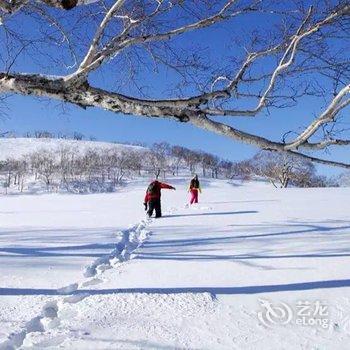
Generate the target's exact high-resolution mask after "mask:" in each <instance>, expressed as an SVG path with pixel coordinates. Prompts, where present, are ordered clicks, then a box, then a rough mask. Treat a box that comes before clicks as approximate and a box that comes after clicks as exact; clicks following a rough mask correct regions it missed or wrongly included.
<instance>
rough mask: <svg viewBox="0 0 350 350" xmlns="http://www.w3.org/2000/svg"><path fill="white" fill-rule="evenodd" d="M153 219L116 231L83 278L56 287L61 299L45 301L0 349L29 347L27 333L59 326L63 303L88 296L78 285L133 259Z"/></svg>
mask: <svg viewBox="0 0 350 350" xmlns="http://www.w3.org/2000/svg"><path fill="white" fill-rule="evenodd" d="M151 222H152V219H143V220H141V221H140V222H139V223H137V224H135V225H132V226H130V227H129V228H128V229H126V230H122V231H119V232H118V233H117V238H118V242H117V244H116V247H115V249H114V250H113V251H112V252H111V253H110V254H109V255H107V256H103V257H100V258H98V259H96V260H95V261H94V262H93V263H92V264H91V265H89V266H87V267H86V268H85V271H84V277H85V280H84V281H83V282H80V283H78V282H74V283H71V284H69V285H67V286H64V287H62V288H59V289H57V293H58V294H62V296H64V297H63V298H60V299H53V300H51V301H48V302H46V303H45V305H44V306H43V308H42V310H41V313H40V315H37V316H35V317H33V318H32V319H31V320H30V321H28V322H27V323H26V324H25V327H24V328H23V329H22V330H21V331H19V332H16V333H11V334H10V335H9V336H8V338H7V340H5V341H4V342H3V343H1V344H0V350H16V349H19V348H22V347H31V346H32V345H34V344H32V343H31V342H30V339H29V338H30V336H31V334H32V333H43V334H44V333H45V332H47V331H49V330H51V329H54V328H56V327H58V326H59V324H60V321H61V320H60V318H61V315H62V314H64V311H63V308H64V304H66V303H69V304H76V303H78V302H80V301H81V300H83V299H84V298H86V297H88V296H89V293H87V292H86V291H81V292H79V289H80V288H85V287H88V286H91V285H96V284H100V283H103V279H101V278H99V277H101V275H102V274H103V272H104V271H106V270H108V269H111V268H113V267H116V266H118V265H119V264H120V263H123V262H125V261H128V260H130V259H132V255H133V253H134V252H135V250H136V249H138V248H139V247H140V246H141V245H142V244H143V243H144V242H145V241H146V240H147V239H148V237H149V236H150V231H148V230H147V229H146V228H147V226H148V225H149V224H150V223H151ZM63 341H64V337H58V338H57V337H56V338H54V339H50V340H45V339H43V341H42V342H40V344H35V345H37V346H40V347H50V346H58V345H59V344H60V343H61V342H63Z"/></svg>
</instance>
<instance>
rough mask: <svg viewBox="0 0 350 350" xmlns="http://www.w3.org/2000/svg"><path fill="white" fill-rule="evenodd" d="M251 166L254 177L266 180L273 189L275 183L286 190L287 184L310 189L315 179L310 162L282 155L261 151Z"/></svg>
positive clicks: (313, 168)
mask: <svg viewBox="0 0 350 350" xmlns="http://www.w3.org/2000/svg"><path fill="white" fill-rule="evenodd" d="M251 166H252V169H253V171H254V173H255V174H256V175H259V176H262V177H265V178H267V179H268V180H269V181H270V182H271V183H272V184H273V185H274V186H275V187H277V184H276V183H279V185H280V187H281V188H286V187H288V185H289V184H294V185H297V186H300V187H310V186H312V181H313V180H314V179H315V178H316V175H315V167H314V165H313V164H312V162H311V161H309V160H305V159H299V158H297V157H294V156H290V155H288V154H284V153H282V154H274V153H273V152H267V151H261V152H259V153H258V154H256V155H255V156H254V157H253V159H252V161H251Z"/></svg>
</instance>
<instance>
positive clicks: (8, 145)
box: [0, 138, 145, 160]
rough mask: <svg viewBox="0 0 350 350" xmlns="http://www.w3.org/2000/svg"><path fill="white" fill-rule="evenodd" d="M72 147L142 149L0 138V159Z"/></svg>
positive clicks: (85, 148)
mask: <svg viewBox="0 0 350 350" xmlns="http://www.w3.org/2000/svg"><path fill="white" fill-rule="evenodd" d="M65 148H69V149H73V150H76V151H78V152H81V153H84V151H85V150H87V149H91V148H96V149H99V150H109V149H118V150H123V149H125V150H130V149H132V150H144V149H145V148H143V147H140V146H131V145H123V144H115V143H109V142H98V141H77V140H65V139H49V138H38V139H37V138H0V160H5V159H7V158H12V159H18V158H21V157H22V156H24V155H27V154H30V153H34V152H36V151H40V150H46V151H51V152H58V151H59V150H61V149H65Z"/></svg>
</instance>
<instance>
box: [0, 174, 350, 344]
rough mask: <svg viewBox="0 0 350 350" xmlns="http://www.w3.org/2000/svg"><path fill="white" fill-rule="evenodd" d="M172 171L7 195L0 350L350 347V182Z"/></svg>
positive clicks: (0, 262) (2, 210)
mask: <svg viewBox="0 0 350 350" xmlns="http://www.w3.org/2000/svg"><path fill="white" fill-rule="evenodd" d="M168 181H169V182H170V183H172V184H174V185H175V186H176V187H177V191H166V190H164V191H163V196H162V203H163V211H164V217H163V218H161V219H157V220H154V219H153V220H147V219H145V217H144V212H143V206H142V200H143V194H144V188H145V185H146V184H141V183H138V184H134V186H130V187H127V188H125V190H123V191H121V192H118V193H114V194H103V195H101V194H99V195H89V196H84V195H81V196H80V195H57V194H56V195H41V196H32V195H27V196H12V197H11V196H9V197H1V200H0V221H1V226H2V229H1V235H0V276H1V278H0V344H1V345H0V349H19V348H20V349H43V348H51V349H58V348H60V349H84V350H85V349H128V350H129V349H230V350H231V349H240V350H241V349H254V350H256V349H269V350H270V349H332V350H333V349H348V346H349V343H350V277H349V274H350V270H349V265H350V251H349V246H350V236H349V233H350V220H349V210H350V204H349V197H350V189H344V188H325V189H274V188H272V187H271V186H269V185H267V184H264V183H249V184H244V185H242V184H239V183H228V182H226V181H220V180H216V181H205V182H203V194H202V195H201V196H200V203H199V204H198V205H196V206H194V207H191V208H188V207H186V206H185V203H186V202H187V199H188V198H187V196H188V194H187V192H186V185H187V179H186V181H184V180H183V179H168ZM302 303H303V304H302ZM308 303H309V304H308ZM301 307H303V309H301ZM302 314H304V315H305V314H306V316H302ZM303 317H304V318H303ZM299 320H301V321H299ZM303 320H304V321H303ZM324 320H325V321H324ZM302 322H304V325H303V324H302ZM322 322H323V323H322ZM312 323H316V325H314V324H312ZM322 324H326V327H324V328H323V327H322Z"/></svg>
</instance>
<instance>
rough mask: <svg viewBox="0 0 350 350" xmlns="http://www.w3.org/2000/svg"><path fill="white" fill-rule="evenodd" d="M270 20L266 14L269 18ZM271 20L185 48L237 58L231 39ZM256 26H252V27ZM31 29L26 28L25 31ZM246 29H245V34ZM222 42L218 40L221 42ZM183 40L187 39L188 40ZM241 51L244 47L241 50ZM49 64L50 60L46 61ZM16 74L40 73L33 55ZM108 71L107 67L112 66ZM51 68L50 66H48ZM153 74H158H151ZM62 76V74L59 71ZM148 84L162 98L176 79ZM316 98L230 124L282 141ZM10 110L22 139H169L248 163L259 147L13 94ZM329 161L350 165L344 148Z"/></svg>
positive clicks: (11, 125) (7, 127) (194, 38)
mask: <svg viewBox="0 0 350 350" xmlns="http://www.w3.org/2000/svg"><path fill="white" fill-rule="evenodd" d="M267 16H268V15H267ZM269 19H270V17H261V16H258V17H257V16H255V17H253V21H252V18H249V19H248V20H246V19H242V20H238V21H236V22H235V23H234V24H230V25H228V26H226V27H224V28H212V29H209V30H204V31H200V32H198V33H196V34H193V35H192V34H191V35H188V36H187V37H186V39H185V45H184V47H185V48H186V47H187V46H191V45H192V44H195V45H203V47H208V48H209V49H211V50H210V55H211V56H210V57H208V59H210V60H218V59H219V60H220V57H221V55H223V54H224V53H225V52H227V51H229V50H232V52H231V54H236V51H237V50H239V48H237V47H235V48H229V46H230V45H231V39H232V35H231V34H235V33H234V31H235V30H239V31H241V33H242V35H244V33H245V32H246V33H248V32H249V31H250V30H251V29H253V27H256V26H258V27H259V26H263V25H264V23H265V22H266V20H269ZM253 24H254V26H253ZM29 28H30V26H29V25H28V24H27V25H26V26H25V28H24V30H25V31H28V30H29V31H30V30H32V31H33V33H34V31H35V29H34V26H33V29H29ZM242 28H244V30H242ZM218 37H219V38H220V40H217V38H218ZM184 38H185V37H184ZM241 50H242V49H241ZM43 63H45V64H46V65H49V64H48V62H43ZM13 69H14V71H24V72H33V71H37V70H40V69H39V67H38V65H37V64H36V63H35V62H33V61H32V60H31V59H30V56H24V57H20V59H18V61H17V62H16V64H15V65H14V68H13ZM108 69H109V68H108ZM45 70H47V68H45ZM59 71H61V68H58V67H56V69H53V71H52V72H50V71H49V72H48V73H51V74H59V73H58V72H59ZM109 72H110V71H109V70H106V71H103V72H102V73H101V74H97V75H94V76H93V77H92V80H93V81H94V82H96V83H97V84H100V85H101V84H103V83H105V82H106V81H107V84H110V83H111V84H112V81H110V79H111V76H110V75H109ZM153 73H154V72H153ZM61 74H62V73H61ZM140 76H141V78H142V80H144V81H145V84H148V83H149V85H153V87H154V90H153V91H154V92H155V94H156V95H160V96H161V95H162V91H164V88H167V87H168V86H169V85H171V84H172V83H174V82H175V81H176V79H177V78H176V76H175V75H174V73H173V72H170V71H168V70H160V71H159V72H158V73H154V74H153V75H150V74H149V72H148V71H146V72H144V73H142V74H141V75H140ZM317 103H318V102H316V104H315V101H313V100H308V101H303V102H302V104H301V105H299V106H298V107H294V108H293V109H283V110H275V111H274V110H271V114H269V115H261V116H259V117H258V118H254V119H249V120H247V119H245V118H235V119H233V120H232V122H231V121H230V123H232V125H234V126H236V127H238V128H241V129H242V130H246V131H249V132H252V133H257V134H259V135H263V136H265V137H268V138H271V139H274V140H276V141H280V140H281V135H283V133H284V132H286V131H289V130H294V131H298V130H300V128H302V127H303V126H305V125H306V122H307V121H308V120H311V119H312V117H313V116H314V115H315V113H317V112H319V111H320V110H321V107H322V106H319V105H317ZM7 106H8V110H7V111H6V114H7V115H6V116H2V117H1V119H0V130H1V131H15V132H16V133H17V134H18V135H21V134H24V133H26V132H33V131H35V130H48V131H51V132H54V133H58V132H61V133H67V134H69V133H72V132H74V131H78V132H81V133H83V134H84V135H85V136H86V137H87V138H89V137H90V136H93V137H95V138H96V139H97V140H101V141H120V142H143V143H146V144H151V143H154V142H160V141H167V142H169V143H170V144H179V145H183V146H185V147H189V148H192V149H202V150H205V151H207V152H211V153H214V154H216V155H218V156H220V157H222V158H225V159H229V160H242V159H247V158H249V157H251V156H252V155H254V153H255V152H256V151H257V149H256V148H254V147H251V146H247V145H244V144H241V143H238V142H235V141H233V140H231V139H227V138H224V137H222V136H217V135H214V134H212V133H209V132H205V131H202V130H198V129H196V128H194V127H192V126H190V125H188V124H185V123H178V122H173V121H169V120H165V119H149V118H140V117H133V116H123V115H116V114H113V113H111V112H107V111H104V110H100V109H96V108H90V109H87V110H83V109H81V108H79V107H75V106H65V108H62V105H61V104H60V103H58V102H56V101H52V102H47V101H41V100H38V99H33V98H32V97H23V96H12V97H10V98H9V99H8V100H7ZM319 155H320V156H324V157H326V158H331V159H334V160H340V161H344V162H346V161H347V162H350V157H349V154H348V150H347V149H346V148H340V149H337V150H332V151H331V153H329V154H322V153H321V154H319ZM318 168H319V170H320V172H321V173H323V174H327V175H333V174H338V173H340V172H342V171H343V170H342V169H338V168H332V167H323V166H322V167H318Z"/></svg>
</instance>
